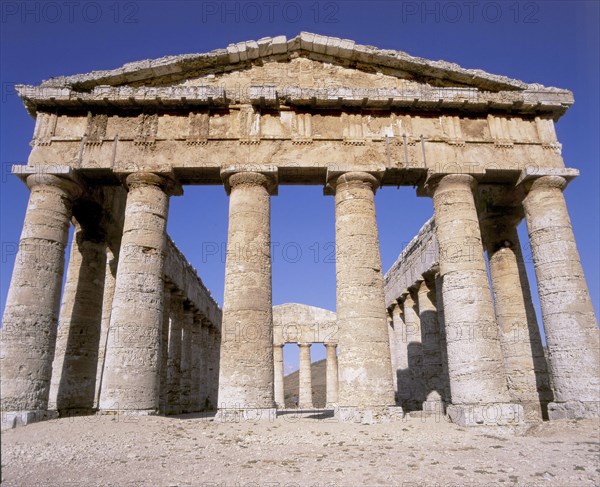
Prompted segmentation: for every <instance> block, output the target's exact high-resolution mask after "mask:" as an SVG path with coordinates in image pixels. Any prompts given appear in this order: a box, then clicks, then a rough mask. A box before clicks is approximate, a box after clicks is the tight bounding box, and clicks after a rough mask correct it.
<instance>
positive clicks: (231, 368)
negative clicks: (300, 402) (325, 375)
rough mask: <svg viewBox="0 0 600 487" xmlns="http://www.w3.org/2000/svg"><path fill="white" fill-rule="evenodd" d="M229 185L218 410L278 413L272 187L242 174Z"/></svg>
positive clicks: (253, 175)
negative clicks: (275, 366)
mask: <svg viewBox="0 0 600 487" xmlns="http://www.w3.org/2000/svg"><path fill="white" fill-rule="evenodd" d="M227 184H228V185H229V186H230V188H231V193H230V198H229V233H228V241H227V261H226V264H225V292H224V298H223V324H222V343H221V358H220V376H219V381H218V383H219V405H218V407H219V409H220V410H221V409H222V410H228V409H242V410H244V409H272V408H274V407H275V400H274V395H273V394H274V390H273V373H274V372H273V313H272V302H271V294H272V289H271V252H270V242H271V237H270V224H271V212H270V195H269V188H270V187H271V184H272V183H271V180H270V178H269V177H268V176H265V175H264V174H261V173H253V172H239V173H235V174H233V175H231V176H229V178H228V181H227ZM223 419H226V418H225V417H224V416H223Z"/></svg>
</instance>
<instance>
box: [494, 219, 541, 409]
mask: <svg viewBox="0 0 600 487" xmlns="http://www.w3.org/2000/svg"><path fill="white" fill-rule="evenodd" d="M518 220H519V218H518V217H517V216H516V215H504V216H502V217H496V218H493V219H491V220H490V221H488V222H486V225H485V227H484V228H485V232H484V241H485V243H486V248H487V253H488V260H489V265H490V277H491V280H492V291H493V293H494V309H495V311H496V321H497V322H498V328H499V331H500V344H501V346H502V353H503V355H504V368H505V371H506V380H507V383H508V392H509V394H510V397H511V400H512V401H514V402H518V403H520V404H522V405H523V409H524V411H525V415H526V417H527V418H528V419H532V420H536V419H538V420H539V419H542V417H543V416H547V406H548V403H549V402H550V401H551V400H552V390H551V389H550V383H549V377H548V369H547V366H546V358H545V357H544V349H543V346H542V338H541V336H540V330H539V328H538V322H537V319H536V316H535V310H534V308H533V303H532V301H531V291H530V289H529V282H528V280H527V273H526V270H525V263H524V261H523V254H522V252H521V244H520V242H519V235H518V233H517V224H518Z"/></svg>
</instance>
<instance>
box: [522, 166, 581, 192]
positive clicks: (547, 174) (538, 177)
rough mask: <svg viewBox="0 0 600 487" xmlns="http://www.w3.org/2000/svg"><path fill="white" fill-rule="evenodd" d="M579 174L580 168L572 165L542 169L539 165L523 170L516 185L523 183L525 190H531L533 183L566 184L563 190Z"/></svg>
mask: <svg viewBox="0 0 600 487" xmlns="http://www.w3.org/2000/svg"><path fill="white" fill-rule="evenodd" d="M577 176H579V170H578V169H573V168H570V167H559V168H544V169H540V168H538V167H531V168H529V167H528V168H525V169H523V171H521V175H520V176H519V180H518V181H517V183H516V186H521V185H523V186H524V188H525V190H526V191H529V190H530V189H531V187H532V183H534V184H535V185H536V186H545V185H546V186H548V185H549V186H550V187H557V186H562V185H564V186H563V187H562V188H560V189H561V190H562V189H564V187H566V186H567V184H569V183H570V182H571V181H572V180H573V179H575V178H576V177H577ZM561 180H564V181H561Z"/></svg>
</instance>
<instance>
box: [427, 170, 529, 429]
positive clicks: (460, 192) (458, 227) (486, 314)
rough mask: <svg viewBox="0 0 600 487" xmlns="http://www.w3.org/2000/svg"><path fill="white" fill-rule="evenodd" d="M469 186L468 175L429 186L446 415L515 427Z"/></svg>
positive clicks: (462, 420) (443, 178)
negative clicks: (446, 392)
mask: <svg viewBox="0 0 600 487" xmlns="http://www.w3.org/2000/svg"><path fill="white" fill-rule="evenodd" d="M475 185H476V181H475V179H474V178H473V177H472V176H471V175H468V174H449V175H443V176H437V177H436V178H435V179H434V180H433V181H430V182H429V187H430V189H431V190H432V192H433V206H434V212H435V223H436V235H437V239H438V245H439V256H440V257H439V261H440V274H441V276H442V293H443V302H444V315H445V328H446V335H447V351H448V352H447V353H448V372H449V376H450V388H451V394H452V406H451V407H449V408H448V413H449V414H450V417H451V418H452V419H453V420H454V421H456V422H458V423H459V424H465V425H469V424H479V423H494V424H498V423H499V422H515V421H520V420H522V418H519V417H518V416H519V415H520V414H522V409H519V408H517V407H514V405H511V404H509V395H508V389H507V386H506V376H505V373H504V364H503V358H502V350H501V348H500V341H499V337H498V330H497V325H496V317H495V314H494V308H493V304H492V294H491V291H490V286H489V282H488V274H487V267H486V263H485V259H484V255H483V246H482V241H481V231H480V229H479V220H478V216H477V209H476V207H475V201H474V196H473V188H474V186H475ZM485 405H494V406H492V407H493V409H494V410H495V412H494V416H491V415H488V416H487V417H484V416H485V415H486V414H488V413H489V411H488V410H487V409H486V408H487V407H486V408H484V406H485ZM474 406H477V407H476V408H475V407H474ZM465 414H467V415H468V417H467V416H465Z"/></svg>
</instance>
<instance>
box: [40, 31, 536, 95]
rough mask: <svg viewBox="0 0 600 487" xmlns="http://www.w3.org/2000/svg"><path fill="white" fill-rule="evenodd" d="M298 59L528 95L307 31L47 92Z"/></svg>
mask: <svg viewBox="0 0 600 487" xmlns="http://www.w3.org/2000/svg"><path fill="white" fill-rule="evenodd" d="M297 57H305V58H308V59H313V60H315V61H318V62H320V63H326V64H329V65H337V66H343V67H347V68H350V69H352V70H355V71H358V72H363V73H383V74H385V75H388V76H395V77H398V78H402V79H409V80H413V81H418V82H421V83H427V84H430V85H432V86H465V87H467V86H468V87H476V88H479V89H481V90H486V91H501V90H524V89H527V88H528V87H529V85H528V84H527V83H524V82H522V81H519V80H515V79H510V78H508V77H506V76H499V75H494V74H490V73H486V72H485V71H482V70H479V69H465V68H462V67H460V66H459V65H457V64H454V63H448V62H445V61H431V60H427V59H423V58H418V57H414V56H411V55H409V54H407V53H405V52H402V51H395V50H389V49H378V48H376V47H372V46H364V45H360V44H356V43H355V42H354V41H352V40H348V39H339V38H336V37H326V36H321V35H318V34H312V33H309V32H302V33H300V34H299V35H298V36H296V37H294V38H293V39H289V40H288V39H286V37H285V36H277V37H273V38H270V37H269V38H263V39H260V40H258V41H246V42H240V43H237V44H230V45H229V46H228V47H227V48H225V49H216V50H214V51H210V52H208V53H202V54H184V55H180V56H167V57H162V58H158V59H150V60H144V61H138V62H133V63H128V64H125V65H123V66H122V67H120V68H117V69H113V70H107V71H93V72H91V73H86V74H80V75H74V76H66V77H56V78H52V79H50V80H48V81H45V82H43V83H42V85H41V86H46V87H70V88H73V89H75V90H78V91H88V90H91V89H93V88H94V87H96V86H101V85H104V86H106V85H107V86H124V85H129V86H140V85H144V86H166V85H171V84H177V83H180V82H182V80H184V79H188V78H190V77H191V78H194V77H202V76H210V75H218V74H220V73H225V72H230V71H240V70H247V69H248V68H249V67H250V66H252V65H257V64H258V65H260V64H262V63H265V62H272V61H276V62H284V63H286V62H288V61H290V60H293V59H295V58H297Z"/></svg>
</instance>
